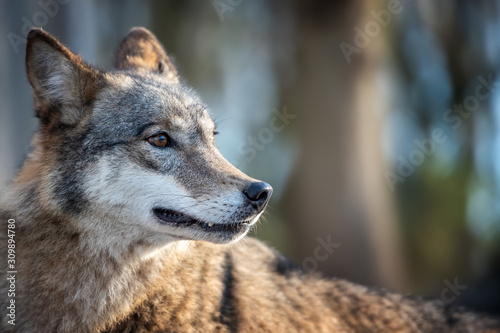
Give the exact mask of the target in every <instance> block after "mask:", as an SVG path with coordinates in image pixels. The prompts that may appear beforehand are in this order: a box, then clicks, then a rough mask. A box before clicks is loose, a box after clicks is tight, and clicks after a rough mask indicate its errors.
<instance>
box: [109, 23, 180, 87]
mask: <svg viewBox="0 0 500 333" xmlns="http://www.w3.org/2000/svg"><path fill="white" fill-rule="evenodd" d="M115 68H117V69H146V70H149V71H151V72H153V73H158V74H163V75H164V76H165V77H166V78H167V79H168V80H169V81H170V82H172V83H179V74H178V72H177V68H176V67H175V65H174V63H173V62H172V60H171V59H170V58H169V57H168V56H167V54H166V53H165V50H164V49H163V46H162V45H161V44H160V42H159V41H158V39H156V37H155V36H154V35H153V34H152V33H151V32H150V31H149V30H147V29H145V28H133V29H132V30H131V31H130V32H129V33H128V35H127V36H126V37H125V38H124V39H123V41H122V42H121V44H120V46H119V47H118V51H117V52H116V57H115Z"/></svg>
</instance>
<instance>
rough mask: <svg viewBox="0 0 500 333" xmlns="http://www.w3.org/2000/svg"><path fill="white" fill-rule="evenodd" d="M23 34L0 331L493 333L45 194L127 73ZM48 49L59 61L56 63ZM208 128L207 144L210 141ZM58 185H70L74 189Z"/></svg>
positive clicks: (272, 260) (398, 299)
mask: <svg viewBox="0 0 500 333" xmlns="http://www.w3.org/2000/svg"><path fill="white" fill-rule="evenodd" d="M129 37H130V38H127V39H126V41H125V42H124V43H122V45H121V46H120V50H119V51H118V52H119V55H118V56H117V61H118V67H120V66H121V67H120V68H122V69H127V70H136V71H137V72H140V71H143V70H150V71H156V70H157V68H158V67H157V65H158V61H166V60H168V58H167V56H166V54H165V52H164V51H163V49H158V48H159V47H160V46H159V43H158V42H157V41H156V38H154V36H152V34H151V33H149V32H147V31H146V30H144V29H136V30H134V31H132V33H131V34H130V35H129ZM28 38H29V42H28V54H27V64H28V76H29V79H30V82H31V84H32V86H33V89H34V92H35V100H36V103H37V104H36V108H37V115H38V116H39V117H40V119H41V122H42V126H41V130H40V133H39V134H38V135H37V136H36V137H35V139H34V146H35V149H34V151H33V153H32V154H31V155H30V156H29V158H28V160H27V161H26V163H25V164H24V166H23V168H22V170H21V172H20V173H19V175H18V176H17V178H16V179H15V180H14V181H13V183H12V184H11V185H10V186H9V188H8V189H7V191H6V192H5V193H4V195H3V196H2V200H1V201H0V203H1V205H0V207H1V208H0V221H2V223H3V225H4V227H3V230H6V227H5V225H6V223H7V220H8V219H15V220H16V229H15V232H16V238H15V239H16V258H17V259H16V260H17V261H16V270H17V272H18V273H17V275H16V298H15V300H16V325H15V326H12V325H9V324H8V323H7V319H8V318H7V317H6V316H5V315H2V322H1V325H2V326H1V329H0V331H2V332H4V331H16V332H96V333H97V332H500V324H499V322H498V321H496V320H494V319H491V318H487V317H481V316H479V315H475V314H472V313H468V312H464V311H461V310H453V311H452V310H450V309H442V308H440V307H439V306H438V303H437V302H429V301H424V300H420V299H417V298H412V297H405V296H402V295H398V294H394V293H391V292H386V291H380V290H370V289H368V288H366V287H362V286H358V285H355V284H352V283H350V282H347V281H343V280H336V279H333V280H327V279H324V278H322V277H321V276H319V275H318V274H315V273H310V272H305V271H303V270H301V269H300V268H298V267H296V266H294V265H293V264H291V263H290V262H289V261H288V260H287V259H286V258H284V257H283V256H282V255H280V254H279V253H277V252H275V251H273V250H272V249H270V248H269V247H267V246H266V245H264V244H263V243H261V242H259V241H257V240H255V239H251V238H249V239H245V240H242V241H240V242H239V243H236V244H230V245H215V244H212V243H208V242H205V241H201V240H199V241H190V240H176V241H171V242H166V243H161V242H162V241H163V239H162V237H159V235H158V233H157V232H155V231H154V229H151V230H150V229H147V228H144V229H140V230H139V232H137V233H136V234H134V235H133V237H132V236H131V235H130V230H133V231H137V230H136V229H137V228H138V226H137V225H132V226H130V225H128V224H127V222H133V221H123V220H122V219H121V218H119V217H117V216H118V215H116V212H112V211H108V210H101V209H98V208H94V207H93V205H92V203H90V206H87V207H86V206H83V207H79V208H78V209H76V208H75V207H73V206H70V207H69V208H68V207H66V208H64V209H63V207H62V205H61V200H60V199H57V197H56V196H55V195H54V191H55V190H54V189H55V188H57V186H60V184H58V178H57V177H54V176H53V174H54V173H55V172H56V171H59V170H58V169H59V168H60V167H61V165H62V164H61V161H60V156H58V154H59V153H58V152H59V151H61V150H60V149H61V148H60V147H61V145H62V146H64V145H65V144H71V145H73V146H71V148H72V149H76V148H78V147H79V146H80V145H81V142H80V141H79V140H76V141H75V142H73V141H71V140H74V138H75V137H76V138H80V137H82V133H85V132H86V131H87V130H88V128H89V127H90V126H91V123H92V121H91V113H92V112H93V109H92V105H93V100H94V99H99V98H101V97H102V96H111V95H109V94H110V93H111V92H112V90H113V80H117V78H122V77H123V78H124V76H120V75H115V76H113V77H107V76H106V73H103V72H100V71H98V70H95V69H93V68H91V67H90V66H88V65H86V64H85V63H84V62H83V61H82V60H81V58H80V57H78V56H76V55H73V54H72V53H71V52H70V51H69V50H67V49H66V48H64V47H63V46H62V45H60V44H59V43H58V42H57V41H56V40H55V39H53V38H52V37H51V36H50V35H48V34H47V33H45V32H43V31H41V30H35V31H32V32H30V34H29V36H28ZM35 53H38V55H37V58H36V60H34V59H33V58H32V57H33V56H34V54H35ZM49 53H51V54H49ZM40 54H42V55H43V56H46V58H47V59H48V60H47V62H43V61H42V60H40V59H43V58H44V57H42V58H40ZM54 55H55V56H54ZM61 55H62V56H61ZM50 57H55V59H58V60H57V61H56V62H55V63H54V60H50ZM167 63H168V64H171V62H169V61H167ZM48 66H56V68H53V70H54V71H55V74H56V79H58V76H57V75H62V76H65V77H66V78H68V77H70V78H74V80H73V81H71V83H70V84H67V85H61V84H59V83H60V82H59V83H58V82H57V80H53V82H49V84H50V85H49V89H52V91H49V92H47V87H48V86H47V84H48V83H47V82H45V81H44V80H41V78H43V73H42V74H40V73H39V72H38V73H37V71H40V70H43V71H47V70H48V69H49V68H50V67H48ZM57 66H61V68H59V67H57ZM168 66H170V65H168ZM137 67H140V69H137ZM167 73H169V74H168V75H170V76H168V77H167V78H166V80H171V78H172V77H171V75H174V74H175V77H177V72H176V71H174V70H173V69H172V68H170V67H166V68H164V70H163V71H161V73H160V72H158V73H157V74H159V75H164V74H167ZM125 79H126V78H125ZM169 82H178V80H177V81H175V80H174V81H169ZM54 84H59V87H58V89H59V90H60V89H63V90H64V91H65V94H60V91H57V90H56V89H55V88H53V87H52V85H54ZM103 94H104V95H103ZM106 94H108V95H106ZM75 96H76V97H75ZM49 97H50V98H49ZM54 100H56V102H57V103H59V104H58V105H56V106H57V107H55V106H54ZM57 103H56V104H57ZM119 111H122V110H121V109H120V110H119ZM121 130H123V129H121ZM61 133H64V135H63V134H61ZM103 135H111V133H108V132H105V133H103ZM205 136H206V137H205V138H204V140H205V141H211V140H212V138H211V137H208V136H207V135H206V133H205ZM68 138H69V139H68ZM70 139H71V140H70ZM61 140H63V141H64V140H69V141H68V142H59V141H61ZM134 147H135V146H134ZM123 150H125V149H123ZM101 154H102V155H103V154H104V153H101ZM130 155H134V153H133V152H130ZM69 156H72V155H69ZM103 156H104V155H103ZM127 156H128V155H127ZM73 158H75V157H73ZM192 159H193V160H196V159H195V157H193V158H192ZM214 159H215V160H216V161H218V162H217V164H216V165H217V167H218V166H219V165H220V168H219V169H218V174H217V176H213V175H212V176H210V177H212V178H208V179H213V180H214V181H220V182H221V186H236V185H238V184H239V183H238V182H239V181H241V180H239V179H240V178H242V179H243V177H246V176H244V175H243V174H241V173H240V172H239V171H235V169H234V168H232V167H231V166H230V165H229V164H224V163H225V162H224V161H223V159H222V157H220V156H219V155H216V157H215V158H214ZM97 160H98V159H97ZM134 160H137V165H141V164H140V163H141V162H140V160H142V158H141V155H137V156H136V157H133V159H130V160H127V161H128V162H130V161H132V162H133V161H134ZM73 162H75V165H74V166H72V167H74V168H73V169H68V170H66V169H65V170H64V171H65V172H66V173H74V175H71V177H69V179H73V178H72V177H73V176H75V177H76V176H78V175H79V172H81V171H82V170H83V171H88V170H92V166H95V164H92V163H94V161H93V160H91V161H90V162H89V164H90V165H91V167H88V168H87V169H85V168H83V167H78V166H77V165H76V164H77V162H80V160H79V159H78V158H76V159H75V160H74V161H73ZM199 164H202V163H201V162H200V163H199ZM118 166H119V167H120V168H123V167H124V166H122V165H121V164H118ZM202 170H204V169H202ZM88 172H90V171H88ZM223 174H227V175H228V176H226V178H224V177H223ZM112 176H113V175H112ZM207 177H208V176H207ZM238 177H240V178H238ZM68 184H69V185H68V186H70V185H71V186H74V188H75V189H78V186H84V185H82V184H77V185H78V186H77V185H75V184H73V183H68ZM211 185H212V186H215V185H214V184H211ZM88 186H90V185H88ZM221 188H223V187H216V188H215V190H217V191H218V190H220V189H221ZM67 195H71V193H67ZM116 195H119V193H117V194H116ZM77 198H78V197H77ZM74 204H75V205H76V204H81V202H80V201H79V200H75V201H74ZM121 208H122V209H123V208H124V207H121ZM113 209H115V207H113ZM131 228H134V229H131ZM159 239H160V240H159ZM159 242H160V243H159ZM0 245H1V248H0V250H1V252H2V256H0V257H1V259H0V260H1V264H2V266H1V267H2V269H3V271H4V272H5V271H6V270H7V269H5V267H6V264H7V263H6V255H5V254H6V253H7V248H6V245H7V237H6V233H5V232H2V233H0ZM7 289H8V284H7V282H6V279H5V278H2V279H1V281H0V293H1V295H2V297H0V307H1V308H2V309H5V308H6V306H7V304H8V303H7V302H8V299H7V297H5V295H6V294H7Z"/></svg>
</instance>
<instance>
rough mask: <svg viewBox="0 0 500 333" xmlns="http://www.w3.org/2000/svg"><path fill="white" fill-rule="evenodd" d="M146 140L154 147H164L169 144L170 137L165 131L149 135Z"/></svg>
mask: <svg viewBox="0 0 500 333" xmlns="http://www.w3.org/2000/svg"><path fill="white" fill-rule="evenodd" d="M148 142H149V143H150V144H152V145H153V146H155V147H158V148H165V147H167V146H169V145H170V138H169V137H168V135H167V134H166V133H160V134H156V135H153V136H150V137H149V138H148Z"/></svg>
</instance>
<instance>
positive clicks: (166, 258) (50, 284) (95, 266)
mask: <svg viewBox="0 0 500 333" xmlns="http://www.w3.org/2000/svg"><path fill="white" fill-rule="evenodd" d="M24 219H25V218H24V217H20V218H18V219H17V222H18V225H19V229H18V230H19V232H20V233H19V236H17V237H18V239H19V242H18V243H19V251H20V253H19V255H18V257H19V262H20V265H21V266H20V270H19V273H20V275H21V274H22V275H21V276H20V283H22V284H23V286H19V288H21V287H22V288H23V294H24V295H25V297H26V298H22V297H20V298H19V301H20V302H21V303H24V305H22V304H20V307H21V306H23V307H25V308H26V309H31V311H30V313H29V316H33V317H32V318H30V319H29V321H30V322H32V323H37V324H38V325H39V328H40V327H46V328H47V330H46V331H55V330H64V331H78V328H79V327H80V328H81V327H87V328H88V330H89V331H94V330H96V329H98V328H99V329H100V328H102V327H103V325H104V324H105V323H107V322H109V320H110V319H111V318H113V320H119V319H120V318H122V317H123V316H125V315H127V314H129V313H130V312H131V311H132V310H133V309H134V307H136V306H137V304H140V303H141V302H142V301H143V300H144V298H145V297H146V295H148V291H149V290H151V289H153V286H154V285H155V283H156V282H157V280H158V279H159V278H160V277H161V278H162V279H165V278H166V276H168V275H169V274H171V273H170V272H172V271H173V270H174V269H175V268H176V267H177V266H178V262H179V261H180V260H182V257H183V255H184V252H185V251H184V249H183V247H185V242H176V243H172V244H169V245H166V246H164V247H162V248H160V247H152V246H151V245H149V244H147V243H142V244H140V242H139V243H137V244H123V243H124V242H123V241H122V244H120V235H109V234H108V235H105V234H104V233H108V232H109V231H106V230H102V232H103V234H102V235H99V234H97V233H93V234H89V233H86V232H85V231H79V230H76V229H75V228H74V227H72V225H74V223H72V222H73V221H71V220H70V219H65V218H62V217H60V216H51V215H47V214H44V213H38V214H36V215H35V216H31V217H30V220H29V221H28V220H24ZM26 219H27V218H26ZM80 222H81V221H80ZM101 222H102V223H106V222H105V221H101ZM89 223H90V222H89ZM48 299H51V301H50V302H47V300H48ZM37 302H40V304H36V303H37ZM33 309H36V310H35V311H32V310H33ZM61 309H64V311H61ZM27 315H28V314H27ZM57 316H59V318H58V317H57ZM75 319H78V320H75Z"/></svg>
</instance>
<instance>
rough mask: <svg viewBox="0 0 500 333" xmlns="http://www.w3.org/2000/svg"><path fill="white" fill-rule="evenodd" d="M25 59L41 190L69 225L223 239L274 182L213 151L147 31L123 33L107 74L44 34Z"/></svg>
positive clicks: (254, 213) (198, 113)
mask: <svg viewBox="0 0 500 333" xmlns="http://www.w3.org/2000/svg"><path fill="white" fill-rule="evenodd" d="M26 59H27V69H28V76H29V79H30V83H31V84H32V86H33V90H34V93H35V107H36V111H37V115H38V117H39V118H40V120H41V128H40V134H39V138H38V145H39V148H37V151H36V152H35V154H36V155H37V156H39V157H38V159H40V161H41V163H43V165H44V168H43V170H45V174H43V175H41V176H42V177H41V178H40V179H41V182H42V188H43V189H44V190H43V192H44V195H45V197H46V198H47V201H49V202H50V203H51V205H52V206H53V208H54V209H57V210H62V211H63V212H64V213H65V214H70V215H72V216H74V217H76V220H78V221H80V223H79V225H78V228H80V229H81V230H84V231H95V230H99V231H100V232H115V233H116V234H126V235H127V236H128V237H136V238H137V239H140V240H142V241H153V239H154V242H158V241H160V242H161V240H162V239H163V240H165V239H169V240H170V239H201V240H208V241H212V242H216V243H224V242H230V241H233V240H236V239H238V238H240V237H242V236H243V235H245V234H246V233H247V232H248V230H249V228H250V226H251V225H252V224H254V223H255V222H256V221H257V219H258V217H259V216H260V214H261V213H262V212H263V210H264V208H265V207H266V205H267V203H268V201H269V198H270V196H271V193H272V188H271V187H270V186H269V185H268V184H266V183H264V182H259V181H256V180H254V179H252V178H250V177H248V176H246V175H245V174H243V173H242V172H240V171H239V170H238V169H236V168H235V167H233V166H232V165H231V164H230V163H229V162H227V161H226V160H225V159H224V157H222V155H221V154H220V153H219V151H218V150H217V148H216V147H215V144H214V135H215V134H216V130H215V125H214V122H213V120H212V118H211V117H210V115H209V112H208V111H207V108H206V106H205V105H204V104H203V103H202V102H201V101H200V99H199V98H198V97H197V95H196V94H195V93H194V92H193V91H192V90H191V89H190V88H188V87H186V86H185V85H183V84H181V83H180V81H179V77H178V74H177V71H176V69H175V67H174V66H173V64H172V62H171V61H170V59H169V58H168V57H167V56H166V54H165V52H164V51H163V49H162V47H161V46H160V44H159V43H158V41H157V40H156V38H155V37H154V36H153V35H152V34H151V33H150V32H149V31H147V30H145V29H134V30H132V31H131V33H130V34H129V35H128V36H127V37H126V38H125V40H124V41H123V42H122V44H121V45H120V48H119V50H118V53H117V57H116V67H117V70H116V71H112V72H102V71H99V70H96V69H94V68H92V67H90V66H88V65H87V64H85V63H84V62H83V61H82V60H81V59H80V58H79V57H77V56H76V55H74V54H72V53H71V52H70V51H69V50H67V49H66V48H64V47H63V46H62V45H60V44H59V43H58V42H57V41H56V40H55V39H53V38H52V37H51V36H49V35H48V34H46V33H45V32H43V31H41V30H32V31H31V32H30V34H29V35H28V49H27V58H26ZM104 220H112V221H115V223H114V225H111V226H110V225H109V223H103V222H102V221H104Z"/></svg>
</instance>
